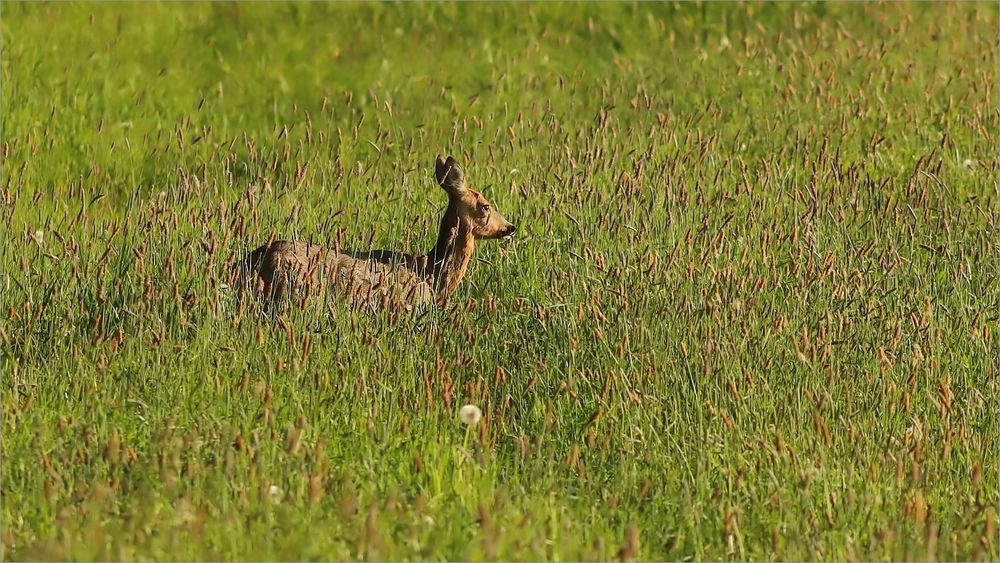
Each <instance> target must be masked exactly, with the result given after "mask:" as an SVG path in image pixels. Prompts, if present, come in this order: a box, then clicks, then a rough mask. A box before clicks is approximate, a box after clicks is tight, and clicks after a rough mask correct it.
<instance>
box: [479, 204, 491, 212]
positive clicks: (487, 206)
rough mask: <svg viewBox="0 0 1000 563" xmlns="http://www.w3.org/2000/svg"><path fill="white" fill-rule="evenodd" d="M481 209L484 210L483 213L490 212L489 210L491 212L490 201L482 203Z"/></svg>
mask: <svg viewBox="0 0 1000 563" xmlns="http://www.w3.org/2000/svg"><path fill="white" fill-rule="evenodd" d="M479 209H480V210H481V211H482V212H483V213H489V212H490V204H488V203H484V204H482V205H480V206H479Z"/></svg>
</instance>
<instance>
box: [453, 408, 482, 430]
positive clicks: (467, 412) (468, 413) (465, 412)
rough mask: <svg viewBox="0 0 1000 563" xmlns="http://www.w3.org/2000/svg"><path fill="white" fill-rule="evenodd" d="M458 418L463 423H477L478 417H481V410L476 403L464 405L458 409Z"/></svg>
mask: <svg viewBox="0 0 1000 563" xmlns="http://www.w3.org/2000/svg"><path fill="white" fill-rule="evenodd" d="M458 418H459V420H461V421H462V422H464V423H465V424H468V425H469V426H473V425H475V424H478V423H479V419H481V418H483V411H481V410H479V407H477V406H476V405H465V406H464V407H462V408H461V409H459V410H458Z"/></svg>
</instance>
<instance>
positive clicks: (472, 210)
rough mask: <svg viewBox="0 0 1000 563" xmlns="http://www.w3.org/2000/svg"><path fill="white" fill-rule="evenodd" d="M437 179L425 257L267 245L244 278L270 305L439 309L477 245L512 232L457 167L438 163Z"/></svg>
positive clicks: (245, 268) (251, 257)
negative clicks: (313, 301) (332, 301)
mask: <svg viewBox="0 0 1000 563" xmlns="http://www.w3.org/2000/svg"><path fill="white" fill-rule="evenodd" d="M434 175H435V177H436V179H437V182H438V184H439V185H440V186H441V187H442V188H443V189H444V191H445V192H446V193H447V194H448V209H447V210H446V211H445V213H444V217H442V218H441V230H440V232H439V233H438V238H437V243H436V244H435V245H434V248H432V249H431V250H430V252H428V253H427V254H421V255H410V254H402V253H399V252H392V251H385V250H375V251H369V252H355V251H350V250H343V251H342V250H339V249H337V250H329V249H326V248H322V247H320V246H318V245H316V244H313V243H310V242H306V241H300V240H280V241H274V242H270V243H268V244H265V245H264V246H261V247H260V248H258V249H257V250H254V251H253V252H251V253H250V254H248V255H247V256H246V257H245V258H244V259H243V260H242V262H241V264H240V268H241V270H242V273H243V274H244V275H246V276H248V278H249V280H250V281H251V282H252V283H253V284H254V286H255V287H256V289H258V290H260V291H261V292H262V293H263V295H264V296H265V297H267V298H270V299H274V300H280V299H282V298H284V297H286V296H288V295H290V294H291V293H293V292H294V293H297V294H308V293H312V292H315V291H322V290H323V289H324V288H325V287H328V286H331V287H337V288H339V289H340V290H341V291H343V292H344V293H345V295H346V297H347V298H348V299H349V300H352V301H355V302H362V303H364V302H367V303H372V302H373V301H379V300H381V301H383V302H385V301H389V302H391V303H393V304H395V305H399V306H402V307H404V308H406V309H410V308H411V307H412V306H413V305H424V304H431V303H439V304H440V303H443V302H444V301H446V300H447V299H448V297H450V296H451V294H452V293H454V291H455V288H457V287H458V284H459V282H461V281H462V277H464V276H465V271H466V269H467V268H468V266H469V260H470V259H471V258H472V252H473V250H475V247H476V239H495V238H508V237H510V236H511V235H513V234H514V230H515V227H514V225H512V224H511V223H510V222H509V221H507V220H506V219H504V218H503V216H501V215H500V214H499V213H498V212H497V210H496V209H494V208H493V206H492V205H490V202H488V201H486V198H484V197H483V196H482V194H480V193H479V192H477V191H475V190H472V189H470V188H469V186H468V185H467V183H466V180H465V175H464V174H463V173H462V169H461V168H459V166H458V163H457V162H455V159H454V158H452V157H450V156H449V157H448V160H445V159H443V158H441V156H440V155H438V157H437V162H436V167H435V171H434Z"/></svg>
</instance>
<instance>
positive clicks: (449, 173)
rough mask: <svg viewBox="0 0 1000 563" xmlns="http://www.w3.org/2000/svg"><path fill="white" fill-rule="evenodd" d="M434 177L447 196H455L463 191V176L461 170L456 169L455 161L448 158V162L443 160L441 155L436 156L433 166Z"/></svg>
mask: <svg viewBox="0 0 1000 563" xmlns="http://www.w3.org/2000/svg"><path fill="white" fill-rule="evenodd" d="M434 177H435V178H437V182H438V184H440V185H441V187H442V188H444V191H446V192H448V193H449V194H455V195H457V194H458V193H460V192H463V191H465V175H464V174H462V169H461V168H459V167H458V163H457V162H455V159H454V158H452V157H450V156H449V157H448V160H445V159H444V158H442V157H441V155H438V157H437V162H436V163H435V166H434Z"/></svg>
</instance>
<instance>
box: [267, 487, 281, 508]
mask: <svg viewBox="0 0 1000 563" xmlns="http://www.w3.org/2000/svg"><path fill="white" fill-rule="evenodd" d="M283 495H284V493H283V492H282V491H281V488H280V487H278V486H277V485H271V486H270V487H268V489H267V496H269V497H271V502H273V503H274V504H278V503H279V502H281V497H282V496H283Z"/></svg>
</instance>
